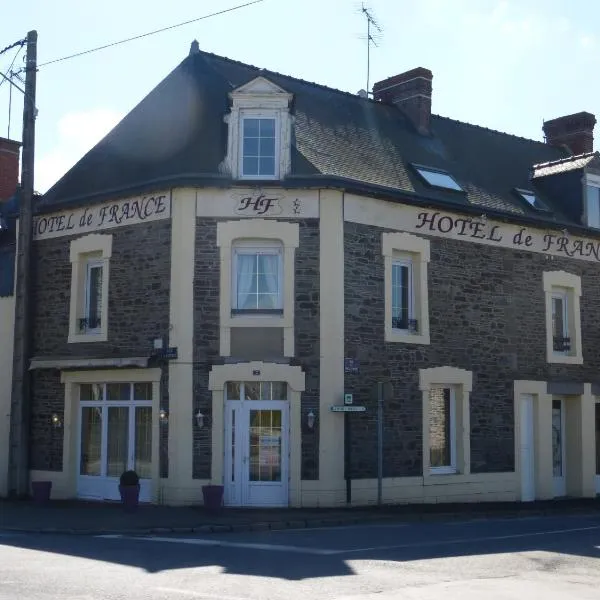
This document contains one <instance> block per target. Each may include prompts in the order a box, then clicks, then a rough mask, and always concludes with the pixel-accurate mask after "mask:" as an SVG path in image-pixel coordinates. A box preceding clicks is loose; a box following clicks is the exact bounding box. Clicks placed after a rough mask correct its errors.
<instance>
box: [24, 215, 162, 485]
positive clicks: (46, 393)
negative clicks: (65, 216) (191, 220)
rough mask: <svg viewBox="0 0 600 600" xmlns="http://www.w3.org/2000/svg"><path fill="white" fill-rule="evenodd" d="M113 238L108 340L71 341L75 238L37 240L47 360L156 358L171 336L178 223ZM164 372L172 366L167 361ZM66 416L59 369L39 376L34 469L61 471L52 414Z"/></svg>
mask: <svg viewBox="0 0 600 600" xmlns="http://www.w3.org/2000/svg"><path fill="white" fill-rule="evenodd" d="M106 233H110V234H112V235H113V250H112V258H111V259H110V283H109V299H108V341H107V342H94V343H91V344H87V343H76V344H69V343H67V338H68V331H69V300H70V290H71V263H70V261H69V245H70V242H71V240H72V239H74V238H73V237H59V238H53V239H49V240H41V241H37V242H35V243H34V258H33V269H34V275H33V281H34V282H35V288H34V292H33V299H32V300H33V303H32V304H33V311H34V312H33V319H32V327H33V331H34V340H33V355H34V356H43V357H46V358H67V357H90V358H91V357H93V358H102V357H126V356H150V354H151V352H152V340H153V339H154V338H155V337H159V336H168V331H169V284H170V266H171V223H170V221H160V222H153V223H145V224H143V225H131V226H126V227H121V228H115V229H113V230H108V231H107V232H106ZM161 362H162V364H160V363H158V364H160V366H161V367H162V369H163V373H165V371H166V364H165V363H164V361H161ZM163 379H164V381H163V382H161V387H162V391H161V402H162V406H163V407H164V408H166V409H167V410H168V384H167V382H166V373H165V377H164V378H163ZM53 413H56V414H58V415H59V416H60V417H61V419H62V418H63V417H64V414H63V413H64V386H63V385H62V384H61V383H60V372H59V371H56V370H43V371H39V372H36V373H35V374H34V376H33V386H32V414H33V417H32V424H31V439H32V454H31V465H30V466H31V468H32V469H44V470H60V469H62V430H55V429H53V427H52V425H51V419H50V418H51V415H52V414H53ZM167 431H168V430H167V428H166V427H164V426H163V431H161V449H160V456H161V467H160V471H161V475H162V476H166V474H167V460H166V457H167V447H166V444H167Z"/></svg>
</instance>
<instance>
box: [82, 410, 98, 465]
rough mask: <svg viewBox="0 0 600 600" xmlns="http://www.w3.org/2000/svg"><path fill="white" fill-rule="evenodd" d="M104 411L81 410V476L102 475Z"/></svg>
mask: <svg viewBox="0 0 600 600" xmlns="http://www.w3.org/2000/svg"><path fill="white" fill-rule="evenodd" d="M101 453H102V409H100V408H82V409H81V456H80V461H79V473H80V474H81V475H100V474H101V468H102V465H101V460H102V458H101V456H102V454H101Z"/></svg>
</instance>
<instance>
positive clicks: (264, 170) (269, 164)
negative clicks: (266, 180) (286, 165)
mask: <svg viewBox="0 0 600 600" xmlns="http://www.w3.org/2000/svg"><path fill="white" fill-rule="evenodd" d="M259 174H260V175H274V174H275V158H273V157H261V158H260V173H259Z"/></svg>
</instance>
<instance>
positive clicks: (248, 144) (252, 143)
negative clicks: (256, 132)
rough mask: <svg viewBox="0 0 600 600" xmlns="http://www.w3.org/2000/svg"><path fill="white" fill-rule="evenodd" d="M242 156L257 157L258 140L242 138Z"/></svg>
mask: <svg viewBox="0 0 600 600" xmlns="http://www.w3.org/2000/svg"><path fill="white" fill-rule="evenodd" d="M244 156H258V138H248V137H247V138H244Z"/></svg>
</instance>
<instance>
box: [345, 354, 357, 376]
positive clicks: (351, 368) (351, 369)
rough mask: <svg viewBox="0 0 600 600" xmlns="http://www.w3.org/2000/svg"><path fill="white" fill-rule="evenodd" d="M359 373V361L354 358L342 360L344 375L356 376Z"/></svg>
mask: <svg viewBox="0 0 600 600" xmlns="http://www.w3.org/2000/svg"><path fill="white" fill-rule="evenodd" d="M359 372H360V361H358V360H357V359H356V358H344V373H351V374H353V375H358V373H359Z"/></svg>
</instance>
